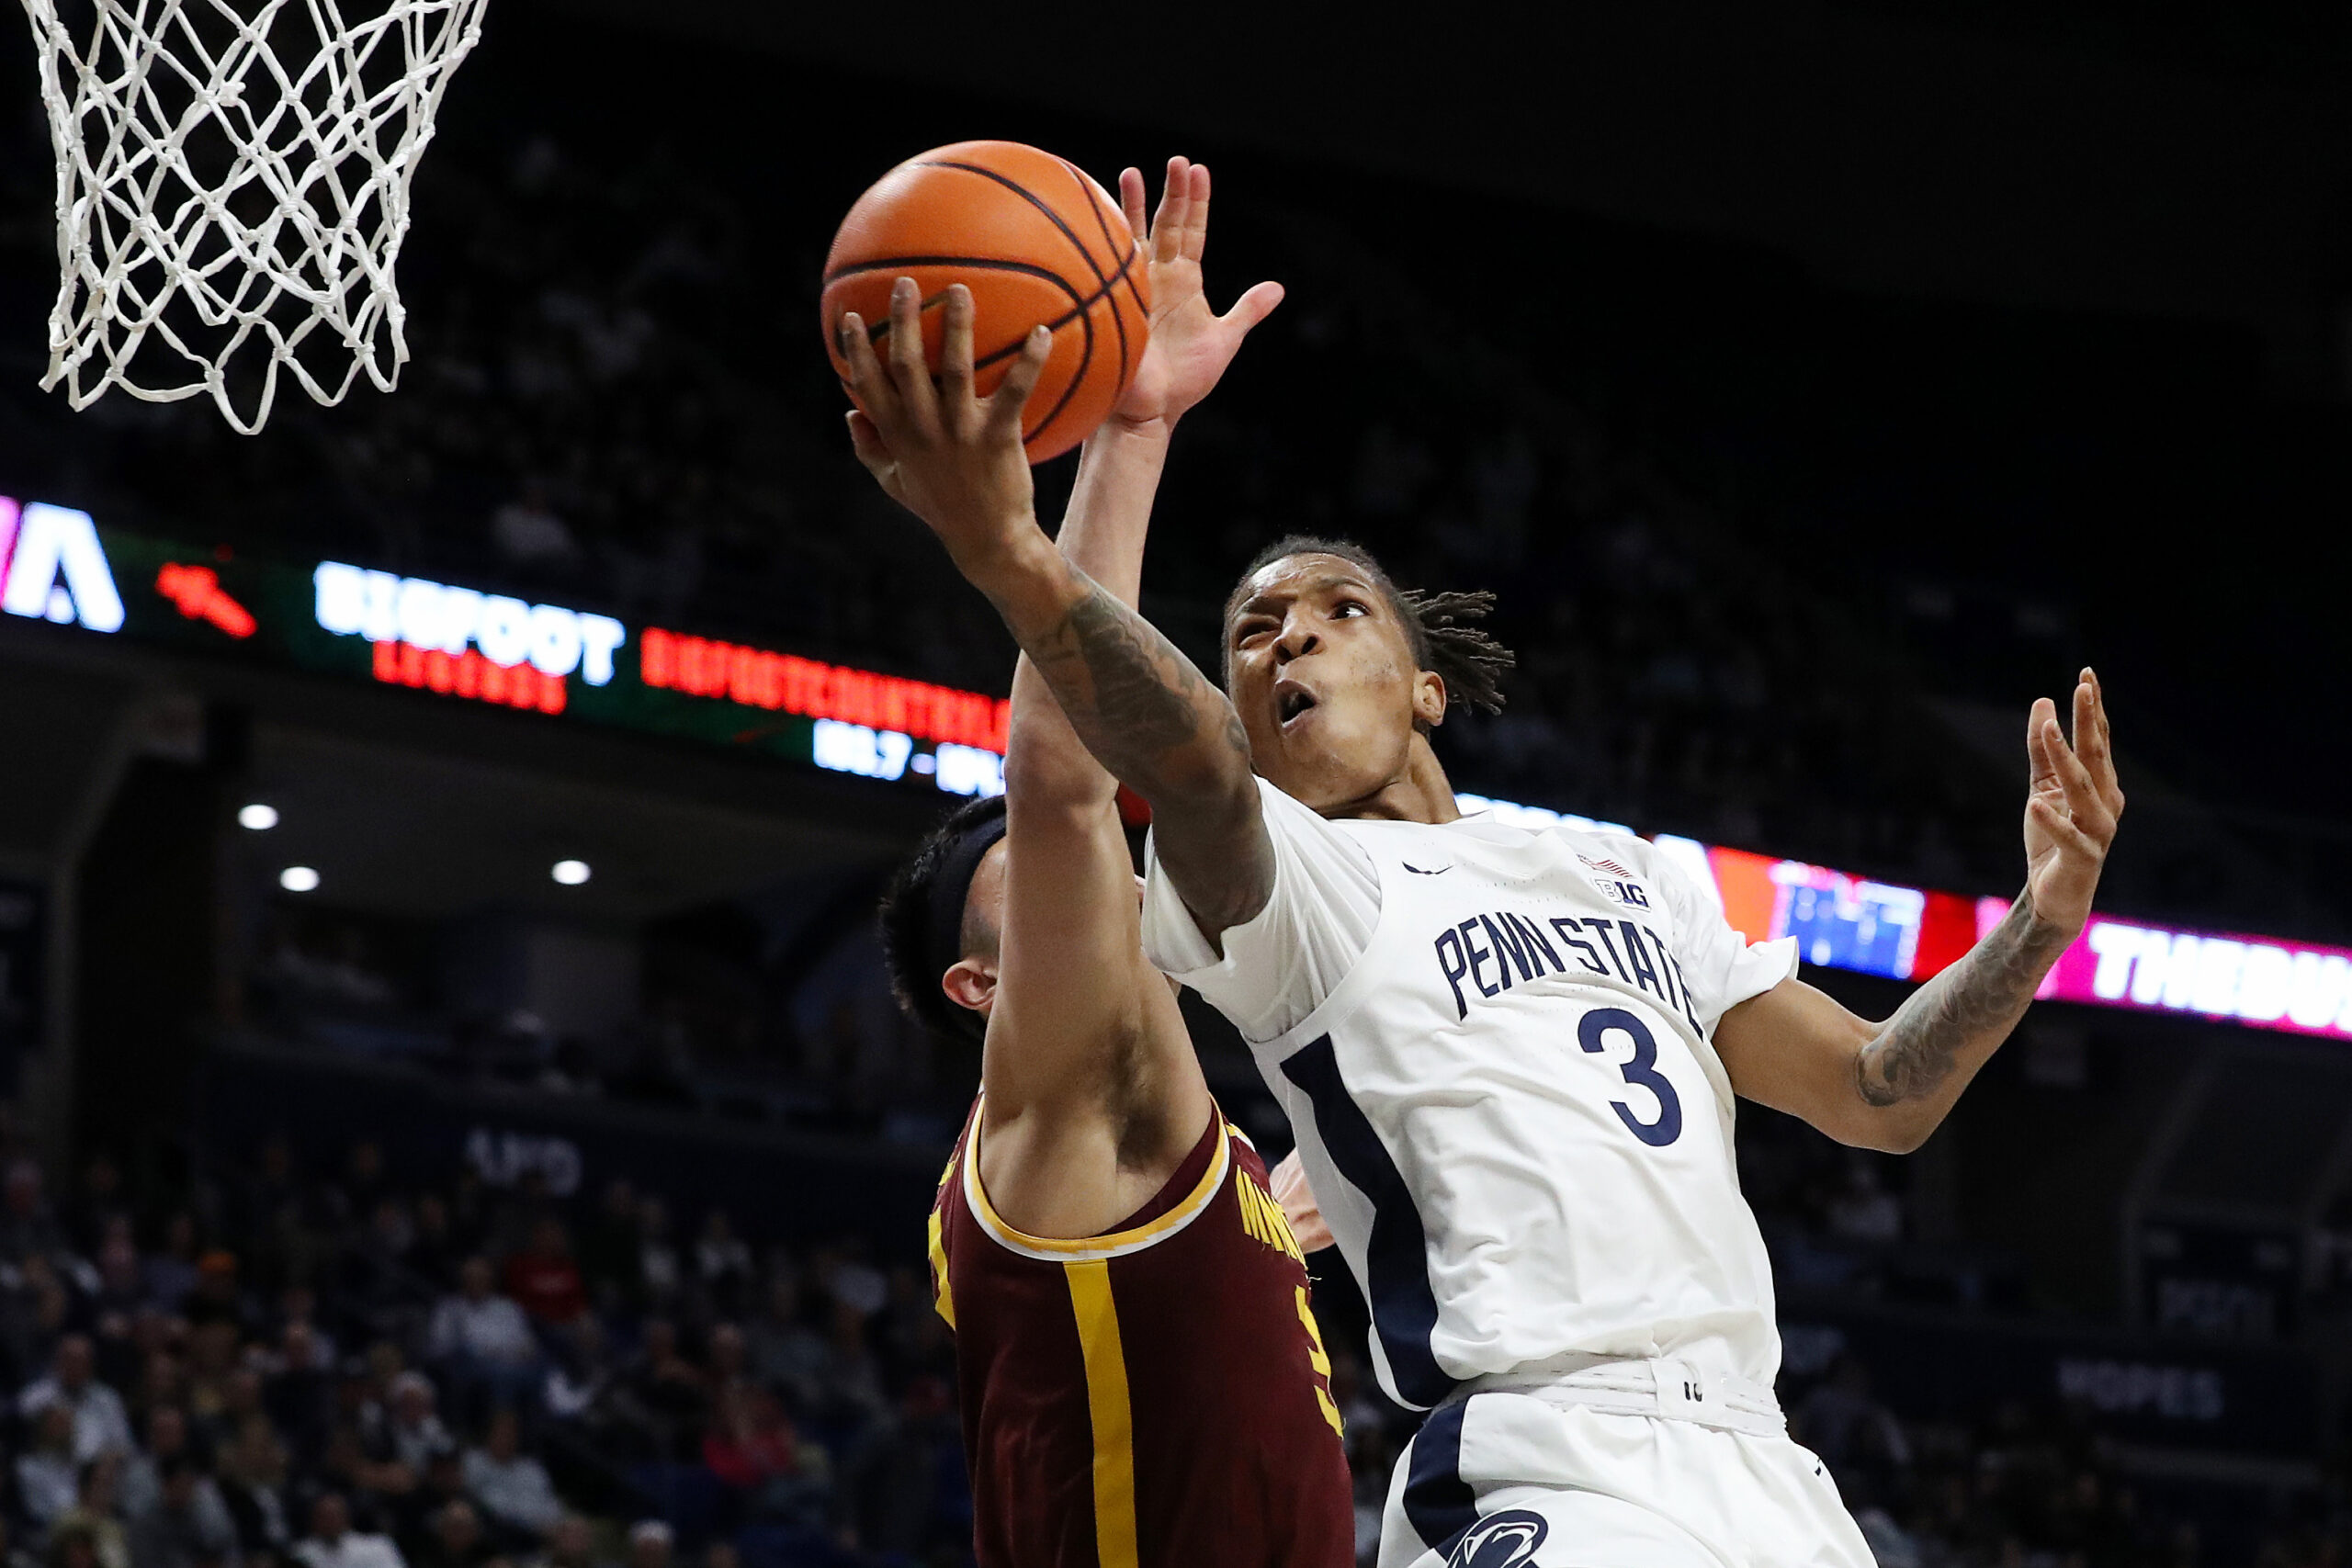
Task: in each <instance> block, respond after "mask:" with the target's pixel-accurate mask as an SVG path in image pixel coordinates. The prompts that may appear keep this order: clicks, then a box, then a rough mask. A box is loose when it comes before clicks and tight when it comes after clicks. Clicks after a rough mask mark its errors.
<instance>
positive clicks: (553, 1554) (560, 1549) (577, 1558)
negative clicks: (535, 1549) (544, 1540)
mask: <svg viewBox="0 0 2352 1568" xmlns="http://www.w3.org/2000/svg"><path fill="white" fill-rule="evenodd" d="M531 1568H606V1565H605V1564H604V1563H602V1562H598V1561H597V1557H596V1533H595V1531H594V1530H592V1529H589V1528H588V1521H587V1520H586V1519H583V1518H582V1517H580V1516H579V1515H578V1514H566V1515H564V1516H563V1517H561V1518H560V1519H558V1520H557V1521H556V1524H555V1529H551V1530H549V1531H548V1545H547V1551H544V1552H542V1553H541V1554H540V1556H539V1559H538V1561H537V1562H535V1563H533V1564H532V1565H531Z"/></svg>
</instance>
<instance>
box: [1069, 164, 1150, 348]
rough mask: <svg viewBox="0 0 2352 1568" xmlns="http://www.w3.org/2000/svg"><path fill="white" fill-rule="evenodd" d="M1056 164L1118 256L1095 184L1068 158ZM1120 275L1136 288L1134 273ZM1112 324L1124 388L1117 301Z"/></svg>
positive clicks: (1122, 321)
mask: <svg viewBox="0 0 2352 1568" xmlns="http://www.w3.org/2000/svg"><path fill="white" fill-rule="evenodd" d="M1055 162H1056V163H1058V164H1061V166H1062V170H1063V172H1064V173H1065V174H1067V175H1069V177H1070V183H1071V184H1073V185H1075V186H1078V199H1079V200H1080V201H1082V202H1084V203H1086V210H1087V211H1089V212H1091V213H1092V214H1094V226H1095V227H1096V228H1097V229H1100V230H1102V231H1103V247H1104V248H1105V249H1107V250H1108V251H1109V252H1110V253H1111V254H1113V255H1114V256H1115V255H1117V254H1119V242H1118V241H1116V240H1114V239H1113V238H1112V237H1111V225H1110V222H1109V220H1106V219H1105V218H1104V217H1103V204H1102V203H1101V202H1099V201H1097V200H1095V199H1094V189H1093V185H1094V182H1093V181H1091V180H1090V179H1088V178H1087V177H1086V176H1085V175H1082V174H1080V173H1079V169H1078V165H1077V164H1073V163H1071V162H1070V161H1069V159H1068V158H1057V159H1056V160H1055ZM1134 246H1135V242H1134V239H1133V237H1132V236H1130V237H1129V239H1128V248H1129V249H1130V250H1133V249H1134ZM1119 273H1120V276H1123V277H1125V278H1126V280H1127V287H1128V288H1130V289H1132V288H1135V286H1136V280H1135V275H1134V273H1133V271H1132V270H1131V269H1130V268H1128V267H1125V266H1122V267H1121V268H1120V269H1119ZM1111 324H1112V325H1113V326H1114V327H1116V328H1118V329H1119V385H1120V386H1122V387H1124V386H1125V385H1126V384H1127V319H1126V318H1125V316H1122V315H1121V314H1119V307H1118V305H1117V303H1116V302H1115V301H1114V303H1113V304H1112V306H1111Z"/></svg>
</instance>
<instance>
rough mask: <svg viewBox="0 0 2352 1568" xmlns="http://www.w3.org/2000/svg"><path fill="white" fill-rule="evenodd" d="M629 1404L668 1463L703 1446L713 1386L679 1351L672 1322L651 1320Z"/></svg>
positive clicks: (631, 1377) (626, 1388) (627, 1389)
mask: <svg viewBox="0 0 2352 1568" xmlns="http://www.w3.org/2000/svg"><path fill="white" fill-rule="evenodd" d="M623 1392H624V1393H626V1395H627V1397H628V1402H629V1404H630V1405H631V1406H632V1407H633V1408H634V1409H635V1410H636V1412H637V1413H638V1414H639V1416H640V1418H641V1419H642V1420H643V1421H644V1422H645V1423H646V1425H647V1426H648V1427H650V1430H651V1435H652V1437H653V1439H654V1444H655V1447H656V1448H657V1450H659V1452H660V1455H661V1457H662V1458H664V1459H679V1458H684V1450H686V1449H687V1448H688V1447H689V1446H690V1442H689V1439H691V1441H692V1442H699V1441H700V1439H701V1436H702V1427H703V1421H704V1418H705V1413H706V1412H707V1410H708V1408H709V1396H710V1391H709V1384H708V1382H707V1380H706V1379H705V1378H704V1376H703V1373H702V1369H701V1368H699V1367H697V1366H695V1364H694V1363H693V1362H692V1361H689V1360H688V1359H686V1358H685V1354H684V1351H682V1350H681V1349H680V1348H679V1346H678V1328H677V1325H675V1324H673V1323H672V1322H671V1321H670V1320H669V1319H667V1318H661V1317H656V1318H649V1319H648V1320H647V1321H646V1325H645V1335H644V1342H643V1344H642V1346H641V1347H640V1348H639V1351H638V1356H637V1359H636V1361H635V1363H634V1364H633V1365H632V1366H631V1367H630V1368H629V1371H628V1376H627V1377H626V1378H625V1379H624V1380H623Z"/></svg>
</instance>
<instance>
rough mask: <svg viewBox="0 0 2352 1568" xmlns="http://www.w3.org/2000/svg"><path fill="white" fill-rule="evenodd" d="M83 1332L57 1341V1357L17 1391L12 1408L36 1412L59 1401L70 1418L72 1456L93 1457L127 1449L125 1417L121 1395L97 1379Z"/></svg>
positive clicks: (127, 1418)
mask: <svg viewBox="0 0 2352 1568" xmlns="http://www.w3.org/2000/svg"><path fill="white" fill-rule="evenodd" d="M93 1357H94V1353H93V1350H92V1348H91V1345H90V1340H89V1337H88V1336H86V1335H81V1334H69V1335H67V1336H65V1337H63V1338H62V1339H60V1340H59V1341H58V1342H57V1357H56V1359H55V1361H54V1363H53V1364H52V1365H51V1369H50V1373H49V1375H48V1376H47V1377H45V1378H42V1379H41V1380H40V1382H35V1383H32V1384H30V1385H29V1386H28V1387H27V1388H26V1389H25V1391H24V1392H23V1393H20V1394H18V1395H17V1409H18V1410H19V1411H20V1412H21V1413H23V1414H24V1415H26V1416H38V1415H40V1412H42V1411H44V1410H46V1409H48V1408H49V1407H50V1406H51V1405H59V1406H62V1408H63V1409H65V1410H66V1411H67V1412H68V1413H70V1414H71V1415H72V1416H73V1417H74V1458H75V1459H77V1460H89V1459H93V1458H95V1457H96V1456H97V1455H98V1454H101V1453H104V1452H107V1451H108V1450H113V1451H116V1452H128V1451H129V1450H130V1413H129V1412H128V1411H127V1410H125V1409H124V1407H123V1403H122V1395H120V1394H119V1393H116V1392H115V1391H114V1390H112V1389H110V1388H108V1387H107V1385H106V1384H104V1383H102V1382H98V1381H97V1378H96V1374H95V1372H94V1370H93V1366H92V1362H93Z"/></svg>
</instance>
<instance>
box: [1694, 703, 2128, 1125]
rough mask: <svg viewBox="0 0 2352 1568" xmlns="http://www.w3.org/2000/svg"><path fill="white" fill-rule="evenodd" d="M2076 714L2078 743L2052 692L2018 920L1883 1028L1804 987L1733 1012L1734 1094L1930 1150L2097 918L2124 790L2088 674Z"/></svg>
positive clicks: (2030, 811)
mask: <svg viewBox="0 0 2352 1568" xmlns="http://www.w3.org/2000/svg"><path fill="white" fill-rule="evenodd" d="M2074 710H2075V711H2074V720H2075V747H2079V748H2080V754H2079V755H2077V752H2076V750H2075V747H2070V746H2069V745H2068V744H2067V742H2066V737H2065V736H2064V733H2062V732H2061V731H2060V729H2059V728H2058V719H2057V714H2056V709H2055V707H2054V706H2053V705H2052V704H2051V703H2050V702H2049V700H2048V699H2047V698H2045V699H2043V700H2041V701H2040V702H2037V703H2035V704H2034V705H2033V713H2032V716H2031V717H2030V719H2029V720H2028V723H2027V730H2026V747H2027V751H2028V753H2029V755H2030V759H2031V765H2032V773H2031V785H2030V792H2029V794H2028V796H2027V801H2026V821H2025V840H2026V863H2027V880H2026V888H2025V892H2024V893H2023V894H2021V895H2020V896H2019V897H2018V900H2017V902H2016V903H2014V904H2012V905H2011V906H2010V907H2009V912H2008V915H2007V918H2006V919H2003V920H2002V921H2001V923H2000V924H1999V925H1997V926H1996V927H1995V928H1994V929H1993V930H1992V931H1991V932H1990V933H1988V934H1987V935H1986V936H1985V940H1984V941H1982V942H1978V943H1977V944H1976V946H1975V947H1974V948H1973V949H1972V950H1971V951H1970V952H1969V953H1968V955H1967V956H1966V957H1964V958H1962V960H1961V961H1960V962H1959V963H1957V964H1953V965H1952V966H1951V968H1949V969H1947V970H1945V971H1944V972H1943V973H1942V974H1940V975H1938V976H1935V977H1934V978H1933V979H1931V980H1929V981H1928V983H1927V984H1926V985H1924V986H1922V987H1919V988H1918V990H1917V991H1915V992H1913V993H1912V995H1911V997H1910V998H1908V999H1907V1000H1905V1002H1904V1004H1903V1005H1902V1006H1901V1007H1900V1008H1898V1009H1896V1010H1895V1012H1894V1017H1892V1018H1890V1019H1888V1020H1886V1021H1884V1022H1883V1023H1873V1022H1871V1021H1869V1020H1867V1019H1863V1018H1860V1017H1858V1016H1856V1015H1855V1014H1854V1013H1852V1012H1849V1011H1848V1010H1847V1009H1846V1008H1845V1007H1843V1006H1842V1005H1840V1004H1839V1003H1838V1001H1836V1000H1835V999H1833V998H1830V997H1829V996H1827V995H1826V994H1825V993H1823V992H1822V991H1819V990H1816V989H1815V987H1811V986H1808V985H1806V984H1804V982H1803V981H1801V980H1793V979H1792V980H1783V981H1782V982H1781V984H1779V985H1778V986H1775V987H1772V988H1771V989H1770V990H1769V991H1767V992H1765V993H1764V994H1763V995H1762V996H1759V997H1754V998H1750V999H1748V1000H1747V1001H1745V1002H1742V1003H1740V1004H1739V1005H1738V1006H1737V1007H1735V1008H1733V1009H1732V1010H1730V1011H1729V1012H1726V1013H1725V1014H1724V1018H1723V1021H1722V1022H1721V1023H1720V1024H1719V1025H1717V1027H1716V1030H1715V1050H1716V1053H1717V1055H1720V1056H1721V1057H1722V1059H1723V1064H1724V1070H1725V1071H1726V1072H1727V1073H1729V1074H1730V1076H1731V1081H1732V1087H1733V1089H1736V1090H1737V1091H1738V1092H1739V1093H1741V1094H1743V1095H1745V1096H1747V1098H1748V1099H1750V1100H1757V1101H1759V1102H1760V1103H1762V1104H1765V1105H1769V1106H1771V1107H1772V1108H1773V1109H1774V1110H1776V1111H1787V1112H1788V1113H1789V1114H1791V1115H1792V1116H1797V1117H1801V1118H1803V1119H1804V1121H1806V1122H1811V1123H1812V1124H1813V1125H1814V1126H1815V1127H1816V1128H1818V1129H1819V1130H1820V1131H1821V1132H1823V1133H1826V1134H1828V1135H1829V1136H1830V1137H1833V1138H1835V1139H1837V1140H1838V1142H1839V1143H1842V1144H1850V1145H1856V1146H1858V1147H1861V1148H1872V1149H1881V1150H1884V1151H1885V1152H1887V1153H1889V1154H1908V1153H1909V1152H1910V1151H1912V1150H1913V1149H1916V1148H1917V1147H1918V1146H1919V1145H1921V1144H1923V1143H1925V1142H1927V1140H1928V1134H1930V1133H1933V1132H1934V1131H1935V1130H1936V1128H1937V1127H1938V1125H1939V1124H1940V1123H1941V1122H1942V1121H1943V1119H1944V1117H1945V1115H1946V1114H1947V1113H1949V1112H1950V1111H1951V1108H1952V1106H1953V1104H1954V1103H1955V1102H1956V1101H1957V1100H1959V1099H1960V1094H1961V1090H1962V1089H1966V1088H1967V1087H1968V1083H1969V1080H1970V1079H1971V1078H1973V1077H1975V1076H1976V1071H1977V1069H1978V1068H1979V1067H1982V1066H1984V1065H1985V1062H1986V1061H1987V1060H1988V1059H1989V1058H1990V1057H1991V1056H1992V1055H1993V1053H1994V1051H1995V1050H1996V1049H1997V1048H1998V1047H1999V1046H2000V1043H2001V1042H2002V1041H2004V1040H2006V1039H2007V1038H2008V1034H2009V1031H2010V1030H2011V1029H2013V1028H2015V1027H2016V1025H2017V1021H2018V1019H2019V1018H2020V1017H2022V1016H2023V1015H2024V1013H2025V1010H2026V1007H2027V1005H2028V1004H2029V1003H2030V1002H2031V1001H2032V1000H2033V993H2034V992H2035V990H2036V989H2037V988H2039V987H2040V986H2041V979H2042V976H2044V975H2047V974H2048V973H2049V972H2050V966H2051V965H2052V964H2055V963H2056V962H2057V961H2058V955H2059V954H2060V953H2064V951H2065V950H2066V947H2067V944H2069V943H2070V942H2073V941H2074V940H2075V934H2076V933H2077V932H2079V931H2081V930H2082V929H2083V923H2084V922H2085V921H2086V920H2087V919H2089V918H2090V909H2091V897H2092V895H2093V894H2094V893H2095V892H2096V891H2097V889H2098V874H2099V869H2100V867H2101V865H2102V864H2104V863H2105V861H2106V859H2107V851H2108V847H2109V845H2110V844H2112V843H2113V842H2114V840H2115V828H2116V822H2117V820H2118V818H2120V817H2121V815H2122V812H2123V792H2122V790H2121V789H2120V787H2119V786H2118V785H2117V784H2116V778H2115V760H2114V755H2113V752H2112V750H2111V748H2110V746H2109V737H2108V728H2107V705H2106V703H2105V701H2104V700H2103V697H2102V695H2101V693H2100V691H2099V686H2098V677H2097V676H2096V675H2094V674H2093V673H2092V672H2091V671H2088V670H2085V671H2083V672H2082V677H2081V679H2080V681H2079V682H2077V684H2076V685H2075V700H2074Z"/></svg>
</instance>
